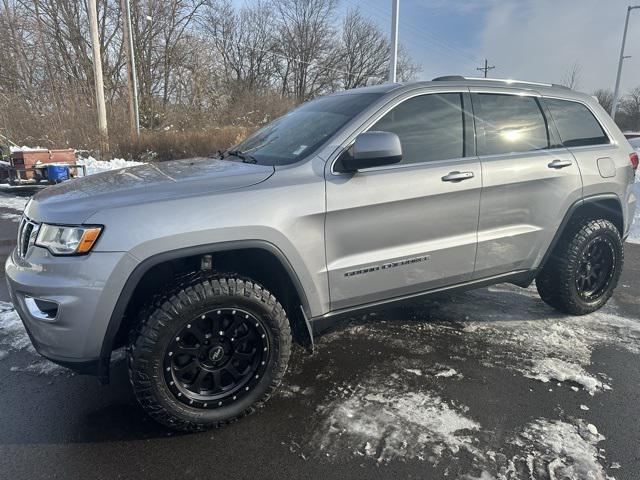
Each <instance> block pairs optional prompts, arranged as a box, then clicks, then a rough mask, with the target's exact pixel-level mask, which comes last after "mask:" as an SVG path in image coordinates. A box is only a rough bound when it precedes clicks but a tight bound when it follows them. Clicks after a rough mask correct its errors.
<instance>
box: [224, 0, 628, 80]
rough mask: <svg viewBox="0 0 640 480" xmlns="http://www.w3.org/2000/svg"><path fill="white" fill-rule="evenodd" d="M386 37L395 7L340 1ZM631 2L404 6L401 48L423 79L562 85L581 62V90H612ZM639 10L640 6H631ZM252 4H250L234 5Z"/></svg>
mask: <svg viewBox="0 0 640 480" xmlns="http://www.w3.org/2000/svg"><path fill="white" fill-rule="evenodd" d="M338 1H339V5H340V7H339V8H340V10H339V11H340V14H341V15H342V14H344V13H345V12H346V10H347V9H349V8H355V7H359V8H360V11H361V12H362V13H363V14H365V15H366V16H368V17H370V18H371V19H373V20H374V21H375V22H376V23H378V24H379V25H380V26H381V27H382V28H384V29H385V30H389V28H390V24H391V0H338ZM628 1H629V0H400V42H401V43H402V44H404V45H405V46H406V47H407V49H408V50H409V52H410V53H411V55H412V57H413V58H415V59H416V60H418V61H419V62H420V64H421V65H422V72H421V74H420V77H421V79H428V80H429V79H431V78H433V77H436V76H439V75H446V74H462V75H467V76H474V75H481V74H482V72H478V71H476V67H478V66H481V64H482V62H483V61H484V58H485V57H487V58H488V59H489V63H490V65H495V66H496V68H495V69H494V70H492V71H491V72H490V75H492V76H494V77H497V78H514V79H524V80H534V81H535V80H537V81H542V82H551V83H558V82H560V81H561V80H562V79H563V77H564V76H565V75H566V74H567V72H568V71H569V70H571V68H572V66H573V65H574V64H576V63H577V65H578V67H579V69H580V79H579V83H578V89H579V90H583V91H586V92H592V91H593V90H594V89H596V88H610V89H613V86H614V83H615V75H616V68H617V62H618V56H619V54H620V42H621V39H622V30H623V27H624V18H625V15H626V9H627V5H628ZM631 1H635V2H637V4H640V0H631ZM234 3H236V4H237V5H241V4H244V3H246V4H247V5H249V6H250V5H251V3H252V1H251V0H234ZM625 53H626V55H632V58H629V59H627V60H625V64H624V69H623V76H622V89H623V91H626V90H628V89H630V88H633V87H636V86H640V9H638V10H634V11H632V13H631V21H630V23H629V34H628V36H627V48H626V51H625Z"/></svg>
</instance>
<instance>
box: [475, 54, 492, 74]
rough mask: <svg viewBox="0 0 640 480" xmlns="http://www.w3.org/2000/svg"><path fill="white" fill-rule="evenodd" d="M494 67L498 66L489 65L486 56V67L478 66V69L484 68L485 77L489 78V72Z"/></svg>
mask: <svg viewBox="0 0 640 480" xmlns="http://www.w3.org/2000/svg"><path fill="white" fill-rule="evenodd" d="M494 68H496V66H495V65H491V66H489V62H488V61H487V59H486V58H485V59H484V67H478V68H476V70H480V71H483V70H484V78H487V72H488V71H489V70H493V69H494Z"/></svg>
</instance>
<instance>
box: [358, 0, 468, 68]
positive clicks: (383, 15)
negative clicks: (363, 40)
mask: <svg viewBox="0 0 640 480" xmlns="http://www.w3.org/2000/svg"><path fill="white" fill-rule="evenodd" d="M346 2H347V3H350V4H351V5H352V6H354V7H356V8H359V5H358V4H357V3H356V2H355V1H353V0H346ZM367 14H369V15H372V16H374V17H376V18H377V19H378V20H381V21H384V22H385V23H388V21H389V19H390V16H389V13H388V12H386V11H384V10H382V9H381V8H380V7H377V6H374V5H367ZM399 23H400V24H401V25H402V26H404V27H406V28H407V29H409V30H412V31H413V33H414V34H417V35H419V36H421V37H422V38H424V39H425V40H427V41H428V42H430V43H432V44H434V45H436V46H437V47H440V49H441V50H442V53H445V51H448V52H449V53H454V54H456V55H458V56H460V57H464V58H465V59H467V60H470V61H472V62H477V61H478V59H477V58H475V57H473V56H472V55H470V54H469V53H468V52H466V51H465V50H463V49H461V48H460V47H458V46H456V45H454V44H452V43H450V42H447V41H446V40H444V39H441V38H438V37H436V36H435V35H434V34H432V33H430V32H428V31H426V30H423V29H421V28H419V27H417V26H415V25H414V24H412V23H410V22H407V21H406V20H404V19H402V18H400V20H399Z"/></svg>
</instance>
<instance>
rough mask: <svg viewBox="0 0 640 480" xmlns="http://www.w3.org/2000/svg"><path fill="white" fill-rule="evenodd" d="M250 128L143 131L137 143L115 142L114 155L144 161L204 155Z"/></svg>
mask: <svg viewBox="0 0 640 480" xmlns="http://www.w3.org/2000/svg"><path fill="white" fill-rule="evenodd" d="M250 131H251V129H250V128H248V127H234V126H227V127H221V128H210V129H206V130H186V131H166V132H163V131H160V132H143V133H142V135H141V136H140V142H139V143H133V142H131V141H130V140H124V141H122V142H120V143H118V144H117V145H115V155H117V156H119V157H124V158H135V159H142V160H147V161H148V160H157V161H165V160H174V159H177V158H189V157H198V156H204V157H206V156H209V155H213V154H215V153H216V152H217V151H218V150H224V149H226V148H229V147H230V146H232V145H235V144H236V143H238V142H240V141H241V140H242V139H243V138H245V137H246V136H247V134H248V133H250ZM150 152H153V153H151V154H150Z"/></svg>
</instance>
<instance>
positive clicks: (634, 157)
mask: <svg viewBox="0 0 640 480" xmlns="http://www.w3.org/2000/svg"><path fill="white" fill-rule="evenodd" d="M629 160H630V161H631V166H632V167H633V169H634V170H637V169H638V154H637V153H636V152H633V153H630V154H629Z"/></svg>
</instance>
